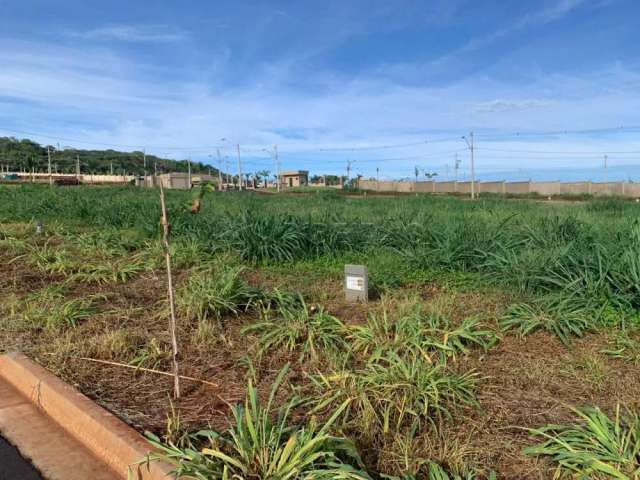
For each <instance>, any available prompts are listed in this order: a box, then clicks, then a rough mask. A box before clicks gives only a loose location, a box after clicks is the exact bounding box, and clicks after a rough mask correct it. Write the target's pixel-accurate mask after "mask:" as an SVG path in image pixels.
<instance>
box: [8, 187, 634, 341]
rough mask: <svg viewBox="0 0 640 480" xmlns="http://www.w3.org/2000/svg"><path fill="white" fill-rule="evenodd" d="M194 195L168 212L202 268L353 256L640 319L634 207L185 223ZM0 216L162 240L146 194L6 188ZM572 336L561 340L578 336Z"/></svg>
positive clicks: (389, 278)
mask: <svg viewBox="0 0 640 480" xmlns="http://www.w3.org/2000/svg"><path fill="white" fill-rule="evenodd" d="M188 195H189V194H188V192H176V191H172V192H169V194H168V203H169V208H170V209H173V210H174V211H176V212H178V214H177V215H175V216H174V220H173V225H172V234H173V236H174V238H175V239H176V241H177V242H186V243H185V244H187V245H190V246H191V247H195V248H193V249H192V252H197V253H194V255H195V256H200V255H203V256H207V255H214V254H217V253H220V252H231V253H232V254H234V255H237V256H239V257H240V258H241V259H243V261H245V262H250V263H256V264H270V263H271V264H274V263H276V264H288V263H291V262H296V261H301V260H308V259H314V258H320V257H325V256H330V257H335V256H336V255H338V254H346V253H349V254H358V255H360V256H361V257H362V258H367V256H372V257H375V258H377V257H380V258H382V256H387V257H388V258H390V259H391V260H389V261H390V262H392V263H397V265H398V268H397V271H400V272H409V271H410V272H424V274H425V275H423V276H421V275H416V274H415V273H413V274H412V276H413V277H414V278H418V279H419V278H422V277H424V278H427V277H429V278H437V276H438V274H442V273H446V272H451V273H467V274H477V275H479V276H481V277H482V278H484V279H485V281H486V282H490V283H494V284H497V285H504V286H508V287H509V288H515V289H517V290H519V291H520V292H522V293H524V294H526V295H527V296H530V297H531V298H538V297H541V296H546V295H549V294H554V295H558V296H561V297H564V298H570V299H571V300H572V302H575V304H576V305H579V304H582V305H584V304H586V303H589V304H590V308H591V307H593V312H595V313H598V312H604V311H606V312H610V313H611V314H610V315H609V320H612V321H615V318H616V317H622V316H624V315H625V312H629V311H636V310H637V309H639V308H640V286H639V285H640V205H636V204H635V203H632V202H623V201H619V200H608V201H593V202H587V203H585V204H582V205H576V204H571V205H551V204H541V203H536V202H505V201H503V200H500V199H491V198H485V199H480V200H479V201H478V202H474V203H470V202H466V201H462V200H459V199H454V198H436V197H427V196H423V197H413V196H412V197H403V198H368V199H366V200H353V199H349V198H344V197H335V198H334V197H327V198H322V199H319V197H318V196H317V195H310V196H308V197H307V196H296V197H295V198H294V197H289V196H278V197H275V198H273V197H269V198H265V197H261V196H256V195H252V194H250V193H245V194H234V193H225V194H220V193H213V194H212V199H214V201H212V202H207V203H206V204H205V207H204V208H203V210H202V212H201V214H200V215H188V214H180V212H182V211H183V210H184V204H185V203H186V201H187V199H188ZM316 197H318V198H316ZM0 205H2V206H3V207H2V208H1V209H0V222H28V221H32V220H43V221H45V222H53V221H56V222H63V223H65V224H66V225H75V226H83V227H86V226H89V227H97V228H100V229H105V231H113V230H115V229H124V230H126V231H127V232H135V233H129V234H128V236H130V237H131V238H130V240H127V241H124V242H122V244H121V245H118V243H119V242H117V241H115V240H113V239H110V238H107V237H108V236H109V235H108V234H105V238H103V239H101V240H100V241H99V242H98V244H104V245H108V246H109V248H114V249H116V250H118V249H127V248H131V246H132V245H136V244H139V243H140V242H143V241H145V240H148V239H153V238H157V235H158V233H159V230H158V228H159V227H158V222H157V218H158V217H159V212H158V206H157V201H156V198H155V195H154V194H153V192H151V191H147V190H142V189H134V188H101V189H91V188H83V187H80V188H77V189H63V188H41V187H38V186H21V187H17V188H14V187H12V188H0ZM85 243H86V242H85ZM192 258H194V257H193V256H192ZM52 263H53V265H56V264H59V263H60V262H56V261H55V259H54V261H53V262H52ZM186 263H187V264H189V261H187V262H186ZM371 263H372V264H375V263H376V262H375V260H371ZM383 263H384V262H383ZM383 266H384V265H383ZM54 268H57V267H55V266H54ZM384 269H385V270H386V271H387V272H392V271H393V270H394V269H393V268H388V266H386V267H384ZM373 277H375V275H373ZM374 280H375V281H374V283H376V282H378V283H379V284H380V285H381V286H382V287H383V288H386V287H387V286H389V285H390V286H393V285H394V284H395V285H397V284H398V282H401V281H402V279H400V278H398V277H397V276H396V277H394V276H393V275H391V274H388V273H387V274H383V275H382V276H379V279H378V280H376V279H375V278H374ZM547 324H549V322H547ZM578 329H579V330H584V328H583V327H582V326H579V327H578ZM570 330H571V329H569V330H566V331H563V332H562V334H563V335H565V333H566V334H567V335H573V334H574V332H572V331H570ZM557 332H560V330H558V331H557Z"/></svg>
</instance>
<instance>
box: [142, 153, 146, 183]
mask: <svg viewBox="0 0 640 480" xmlns="http://www.w3.org/2000/svg"><path fill="white" fill-rule="evenodd" d="M142 169H143V171H144V186H145V187H146V186H147V149H146V148H143V149H142Z"/></svg>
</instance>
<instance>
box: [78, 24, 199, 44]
mask: <svg viewBox="0 0 640 480" xmlns="http://www.w3.org/2000/svg"><path fill="white" fill-rule="evenodd" d="M69 35H70V36H74V37H81V38H84V39H87V40H116V41H122V42H142V43H167V42H179V41H182V40H184V39H185V38H186V37H187V34H186V33H185V32H184V31H182V30H177V29H175V28H174V27H170V26H167V25H106V26H104V27H98V28H95V29H92V30H87V31H84V32H79V33H78V32H69Z"/></svg>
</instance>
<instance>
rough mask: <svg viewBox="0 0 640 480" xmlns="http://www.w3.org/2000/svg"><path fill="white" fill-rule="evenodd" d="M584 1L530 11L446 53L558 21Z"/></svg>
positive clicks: (467, 49) (565, 0)
mask: <svg viewBox="0 0 640 480" xmlns="http://www.w3.org/2000/svg"><path fill="white" fill-rule="evenodd" d="M583 3H584V0H559V1H558V2H557V3H555V4H553V5H551V6H548V7H544V8H542V9H540V10H537V11H532V12H529V13H527V14H525V15H523V16H522V17H520V18H519V19H516V20H515V21H513V22H511V23H510V24H509V25H508V26H506V27H504V28H501V29H498V30H496V31H494V32H492V33H489V34H486V35H482V36H478V37H475V38H472V39H471V40H470V41H469V42H467V43H466V44H465V45H463V46H462V47H460V48H459V49H457V50H455V51H453V52H450V53H448V54H447V55H446V58H451V57H453V56H457V55H460V54H463V53H470V52H473V51H476V50H479V49H481V48H485V47H488V46H489V45H491V44H493V43H495V42H496V41H498V40H500V39H502V38H504V37H507V36H509V35H511V34H513V33H516V32H518V31H520V30H524V29H526V28H529V27H533V26H538V25H545V24H547V23H551V22H554V21H558V20H560V19H561V18H563V17H564V16H566V15H568V14H569V13H571V12H572V11H574V10H576V9H577V8H578V7H580V5H582V4H583Z"/></svg>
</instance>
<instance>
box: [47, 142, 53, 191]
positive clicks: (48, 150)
mask: <svg viewBox="0 0 640 480" xmlns="http://www.w3.org/2000/svg"><path fill="white" fill-rule="evenodd" d="M47 164H48V170H49V185H53V177H52V176H51V148H49V146H48V145H47Z"/></svg>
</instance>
